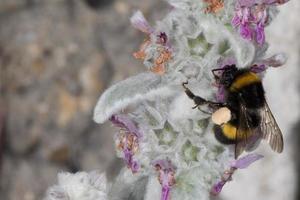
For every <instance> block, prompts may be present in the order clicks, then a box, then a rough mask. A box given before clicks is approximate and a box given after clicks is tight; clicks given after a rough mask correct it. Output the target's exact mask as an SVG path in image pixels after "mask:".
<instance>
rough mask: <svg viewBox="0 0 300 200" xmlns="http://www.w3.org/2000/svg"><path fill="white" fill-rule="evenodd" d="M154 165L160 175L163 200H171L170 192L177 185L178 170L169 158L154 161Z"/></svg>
mask: <svg viewBox="0 0 300 200" xmlns="http://www.w3.org/2000/svg"><path fill="white" fill-rule="evenodd" d="M152 164H153V166H154V167H155V169H156V171H157V172H158V173H159V175H158V181H159V182H160V184H161V185H162V191H161V200H169V199H170V190H171V188H172V186H173V185H174V184H175V170H176V168H175V166H174V165H173V164H172V162H171V161H170V160H169V159H168V158H167V159H165V160H157V161H154V162H153V163H152Z"/></svg>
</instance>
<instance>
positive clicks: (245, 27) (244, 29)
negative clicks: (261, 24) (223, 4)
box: [240, 24, 253, 40]
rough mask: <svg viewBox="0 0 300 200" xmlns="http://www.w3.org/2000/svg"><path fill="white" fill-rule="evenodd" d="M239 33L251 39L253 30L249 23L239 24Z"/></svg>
mask: <svg viewBox="0 0 300 200" xmlns="http://www.w3.org/2000/svg"><path fill="white" fill-rule="evenodd" d="M240 34H241V36H242V37H243V38H244V39H247V40H251V39H252V35H253V30H252V29H251V28H250V26H249V24H242V25H241V26H240Z"/></svg>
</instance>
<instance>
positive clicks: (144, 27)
mask: <svg viewBox="0 0 300 200" xmlns="http://www.w3.org/2000/svg"><path fill="white" fill-rule="evenodd" d="M130 22H131V24H132V26H133V27H134V28H136V29H138V30H140V31H142V32H144V33H147V34H152V33H154V29H153V28H152V27H151V26H150V25H149V23H148V21H147V20H146V18H145V17H144V15H143V13H142V12H141V11H136V12H135V13H134V15H133V16H132V17H131V18H130Z"/></svg>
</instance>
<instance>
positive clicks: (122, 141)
mask: <svg viewBox="0 0 300 200" xmlns="http://www.w3.org/2000/svg"><path fill="white" fill-rule="evenodd" d="M110 121H111V122H112V123H113V124H114V125H115V126H117V127H119V128H120V131H119V135H118V138H117V139H118V149H120V150H121V151H122V152H123V159H124V161H125V163H126V165H127V167H128V168H130V169H131V171H132V172H133V173H136V172H137V171H138V169H139V164H138V163H137V161H135V160H134V155H135V153H136V152H137V151H138V150H139V141H140V139H141V137H142V133H141V132H140V130H139V129H138V128H137V126H136V125H135V123H134V122H133V121H132V120H131V119H129V117H127V116H126V115H113V116H111V118H110Z"/></svg>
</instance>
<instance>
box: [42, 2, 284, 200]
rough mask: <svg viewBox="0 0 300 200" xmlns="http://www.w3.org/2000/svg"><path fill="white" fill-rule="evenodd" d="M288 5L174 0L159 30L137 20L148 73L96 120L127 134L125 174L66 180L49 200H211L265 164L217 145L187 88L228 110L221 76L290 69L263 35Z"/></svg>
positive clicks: (123, 86)
mask: <svg viewBox="0 0 300 200" xmlns="http://www.w3.org/2000/svg"><path fill="white" fill-rule="evenodd" d="M286 1H287V0H168V2H169V4H170V6H171V7H172V8H171V9H170V12H169V13H168V14H167V16H166V17H165V18H164V19H162V20H161V21H158V22H157V23H156V25H153V26H152V25H150V23H148V21H147V20H146V19H145V17H144V16H143V14H142V13H141V12H140V11H137V12H135V13H134V14H133V16H132V17H131V19H130V21H131V24H132V26H133V27H134V28H136V29H138V30H140V31H141V32H142V33H141V34H144V35H145V40H144V41H143V42H142V44H141V46H140V48H139V49H138V50H137V51H136V52H135V53H133V56H134V57H135V58H136V59H139V60H141V64H142V63H143V64H144V65H145V67H146V68H145V72H144V73H141V74H137V75H135V76H133V77H129V78H128V79H126V80H124V81H121V82H119V83H116V84H115V85H113V86H111V87H110V88H108V89H107V90H106V91H105V92H104V93H103V94H102V95H101V97H100V98H99V100H98V102H97V105H96V107H95V110H94V121H95V122H97V123H103V122H105V121H107V120H110V121H111V123H112V124H113V125H114V126H116V127H117V129H118V130H119V131H118V132H117V133H116V134H115V145H116V150H117V155H118V156H119V157H121V158H123V160H124V168H123V169H122V170H121V172H120V174H119V175H118V176H117V178H116V179H115V180H114V182H113V183H107V181H106V178H105V175H104V174H98V173H96V172H94V173H85V172H81V173H76V174H73V175H71V174H66V173H62V174H59V177H58V185H56V186H53V187H52V188H50V189H49V190H48V193H47V197H46V199H47V200H67V199H68V200H69V199H72V200H77V199H78V200H79V199H80V200H82V199H86V200H96V199H98V200H99V199H100V200H106V199H107V200H124V199H130V200H131V199H138V200H140V199H145V200H155V199H157V200H159V199H161V200H194V199H198V200H208V199H210V197H211V195H217V194H219V193H220V192H221V190H222V187H223V186H224V185H225V183H227V182H228V181H230V180H231V178H232V175H233V172H234V171H235V170H237V169H243V168H246V167H248V166H249V165H250V164H252V163H253V162H254V161H256V160H258V159H260V158H262V156H261V155H258V154H254V153H253V154H248V155H246V156H243V157H240V158H239V159H237V160H234V145H223V144H221V143H219V142H218V141H217V140H216V139H215V136H214V134H213V131H212V122H211V118H210V117H211V115H210V114H208V113H206V112H201V111H199V110H198V109H192V107H193V106H194V105H193V101H191V100H190V99H189V98H188V96H187V95H186V94H185V90H184V89H183V87H182V83H183V82H188V86H189V88H190V89H191V90H192V91H193V92H194V93H195V94H198V95H201V97H203V98H205V99H208V100H211V101H222V100H223V99H224V95H223V91H222V88H217V87H216V86H215V85H214V83H215V77H214V76H213V74H212V73H211V70H212V69H215V68H221V67H223V66H226V65H232V64H234V65H236V67H237V68H247V67H248V68H249V67H251V68H252V71H253V72H255V73H257V74H259V75H260V76H261V77H263V74H264V73H265V70H266V69H267V68H268V67H279V66H281V65H283V64H284V63H285V61H286V57H285V55H284V54H276V55H274V56H272V57H269V58H267V57H266V56H265V52H266V50H267V49H268V44H267V43H266V39H265V34H264V28H265V27H266V26H267V25H269V24H270V22H271V21H272V20H273V18H274V17H275V15H276V14H277V12H278V11H277V9H276V6H278V5H279V4H282V3H285V2H286ZM124 110H126V112H124ZM94 167H95V168H96V167H97V166H94ZM227 187H230V186H229V185H228V186H227Z"/></svg>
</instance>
